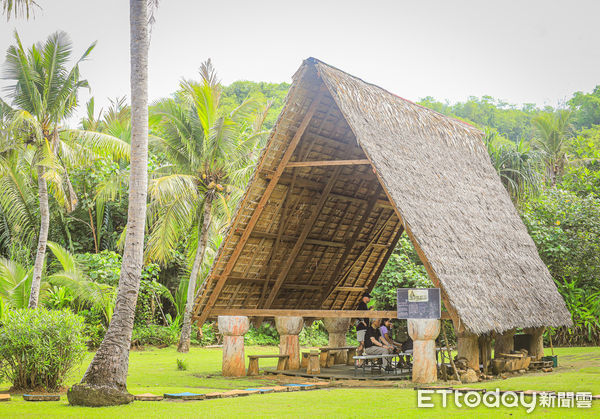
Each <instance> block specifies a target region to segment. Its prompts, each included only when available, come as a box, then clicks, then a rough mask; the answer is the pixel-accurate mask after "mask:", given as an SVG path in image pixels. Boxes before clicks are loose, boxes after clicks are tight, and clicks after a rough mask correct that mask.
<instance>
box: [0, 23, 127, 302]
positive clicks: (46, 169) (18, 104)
mask: <svg viewBox="0 0 600 419" xmlns="http://www.w3.org/2000/svg"><path fill="white" fill-rule="evenodd" d="M15 41H16V45H12V46H10V47H9V49H8V52H7V56H6V65H5V79H8V80H12V81H14V85H12V86H10V90H9V92H10V93H9V97H10V98H11V99H12V102H11V103H12V107H11V106H9V105H8V104H7V103H5V102H3V108H9V109H8V111H7V112H8V113H9V114H10V122H9V136H8V137H7V138H4V139H3V140H2V142H3V143H4V144H3V147H0V148H1V149H3V150H4V152H5V153H6V151H7V150H9V149H12V150H17V152H18V155H19V157H17V158H25V156H29V157H28V158H30V161H29V163H30V165H31V169H32V171H33V172H34V177H35V178H37V189H38V200H39V215H40V229H39V234H38V245H37V252H36V257H35V263H34V267H33V279H32V283H31V287H32V289H31V294H30V300H29V307H30V308H36V307H37V305H38V298H39V287H40V281H41V277H42V269H43V265H44V259H45V255H46V243H47V240H48V229H49V224H50V208H49V202H48V187H50V191H51V192H52V195H53V196H54V198H55V199H56V200H57V202H58V203H59V204H60V205H61V206H62V207H64V208H66V210H67V211H68V212H70V211H72V210H73V209H74V208H75V206H76V205H77V196H76V195H75V192H74V190H73V187H72V186H71V182H70V180H69V170H68V169H69V167H73V166H76V165H78V164H81V163H82V162H84V161H85V162H90V161H91V160H93V159H95V158H96V157H97V156H99V155H108V154H110V155H113V156H116V157H125V156H127V155H128V152H129V146H128V144H126V143H124V142H122V141H119V140H118V139H115V138H114V137H111V136H108V135H103V134H98V133H89V132H84V131H73V130H66V129H64V128H63V127H62V123H63V122H64V121H65V120H66V119H67V118H68V117H69V116H71V115H72V113H73V111H74V109H75V108H76V106H77V94H78V91H79V89H81V88H84V87H88V83H87V81H86V80H83V79H81V78H80V74H79V63H81V61H83V60H84V59H86V57H87V56H88V55H89V54H90V52H91V51H92V49H93V48H94V46H95V44H92V45H91V46H90V47H88V49H87V50H86V51H85V53H84V54H83V55H82V57H81V58H80V59H79V60H78V61H76V63H75V64H74V66H73V67H72V68H71V69H68V68H67V64H68V61H69V60H70V57H71V52H72V44H71V40H70V39H69V37H68V35H67V34H66V33H64V32H56V33H54V34H52V35H50V36H49V37H48V39H47V40H46V41H45V42H44V43H43V44H37V45H33V46H32V47H31V48H30V49H28V50H27V51H26V50H25V49H24V48H23V45H22V43H21V40H20V38H19V35H18V34H17V33H16V32H15Z"/></svg>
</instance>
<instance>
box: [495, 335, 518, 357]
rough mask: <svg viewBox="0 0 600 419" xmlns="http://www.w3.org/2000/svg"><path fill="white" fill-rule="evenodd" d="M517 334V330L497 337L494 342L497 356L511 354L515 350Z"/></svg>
mask: <svg viewBox="0 0 600 419" xmlns="http://www.w3.org/2000/svg"><path fill="white" fill-rule="evenodd" d="M515 332H516V329H510V330H506V331H504V332H503V333H501V334H498V335H496V341H495V342H494V352H495V353H497V354H510V353H512V351H514V350H515Z"/></svg>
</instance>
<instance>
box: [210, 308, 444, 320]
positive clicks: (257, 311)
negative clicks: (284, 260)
mask: <svg viewBox="0 0 600 419" xmlns="http://www.w3.org/2000/svg"><path fill="white" fill-rule="evenodd" d="M210 316H211V317H216V316H248V317H275V316H294V317H313V318H317V319H323V318H351V319H357V318H364V317H368V318H370V319H380V318H387V319H395V318H396V316H397V312H396V311H392V310H386V311H383V310H382V311H379V310H296V309H294V310H286V309H264V308H247V309H242V308H228V309H220V308H215V309H212V311H211V312H210ZM448 318H449V316H448V314H447V312H445V311H444V312H442V319H448Z"/></svg>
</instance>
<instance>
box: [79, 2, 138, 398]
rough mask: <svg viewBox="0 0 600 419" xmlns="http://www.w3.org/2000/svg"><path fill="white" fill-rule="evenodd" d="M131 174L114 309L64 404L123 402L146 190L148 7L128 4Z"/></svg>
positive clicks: (127, 395) (128, 396) (125, 393)
mask: <svg viewBox="0 0 600 419" xmlns="http://www.w3.org/2000/svg"><path fill="white" fill-rule="evenodd" d="M129 5H130V6H129V10H130V14H129V21H130V34H131V39H130V50H131V127H132V130H131V132H132V135H131V170H130V177H129V207H128V214H127V233H126V237H125V248H124V251H123V261H122V264H121V275H120V278H119V291H118V293H117V302H116V305H115V311H114V314H113V316H112V319H111V321H110V325H109V326H108V330H107V332H106V335H105V336H104V340H103V341H102V343H101V344H100V348H98V351H97V352H96V355H95V356H94V359H93V360H92V362H91V363H90V365H89V367H88V369H87V371H86V372H85V374H84V376H83V378H82V379H81V383H80V384H76V385H74V386H73V387H71V388H70V389H69V391H68V393H67V397H68V399H69V403H71V404H75V405H86V406H107V405H117V404H126V403H131V402H132V401H133V396H132V395H131V394H129V392H128V391H127V371H128V367H129V348H130V346H131V333H132V331H133V319H134V316H135V306H136V302H137V296H138V291H139V287H140V279H141V274H142V264H143V257H144V227H145V222H146V197H147V188H148V44H149V41H148V8H147V6H148V5H147V0H130V2H129Z"/></svg>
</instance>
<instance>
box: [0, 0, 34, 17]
mask: <svg viewBox="0 0 600 419" xmlns="http://www.w3.org/2000/svg"><path fill="white" fill-rule="evenodd" d="M34 7H37V3H36V2H35V1H33V0H2V13H4V14H5V15H6V20H10V17H11V15H12V16H13V17H15V18H18V17H21V16H25V18H27V19H29V14H30V13H32V12H33V9H34Z"/></svg>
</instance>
